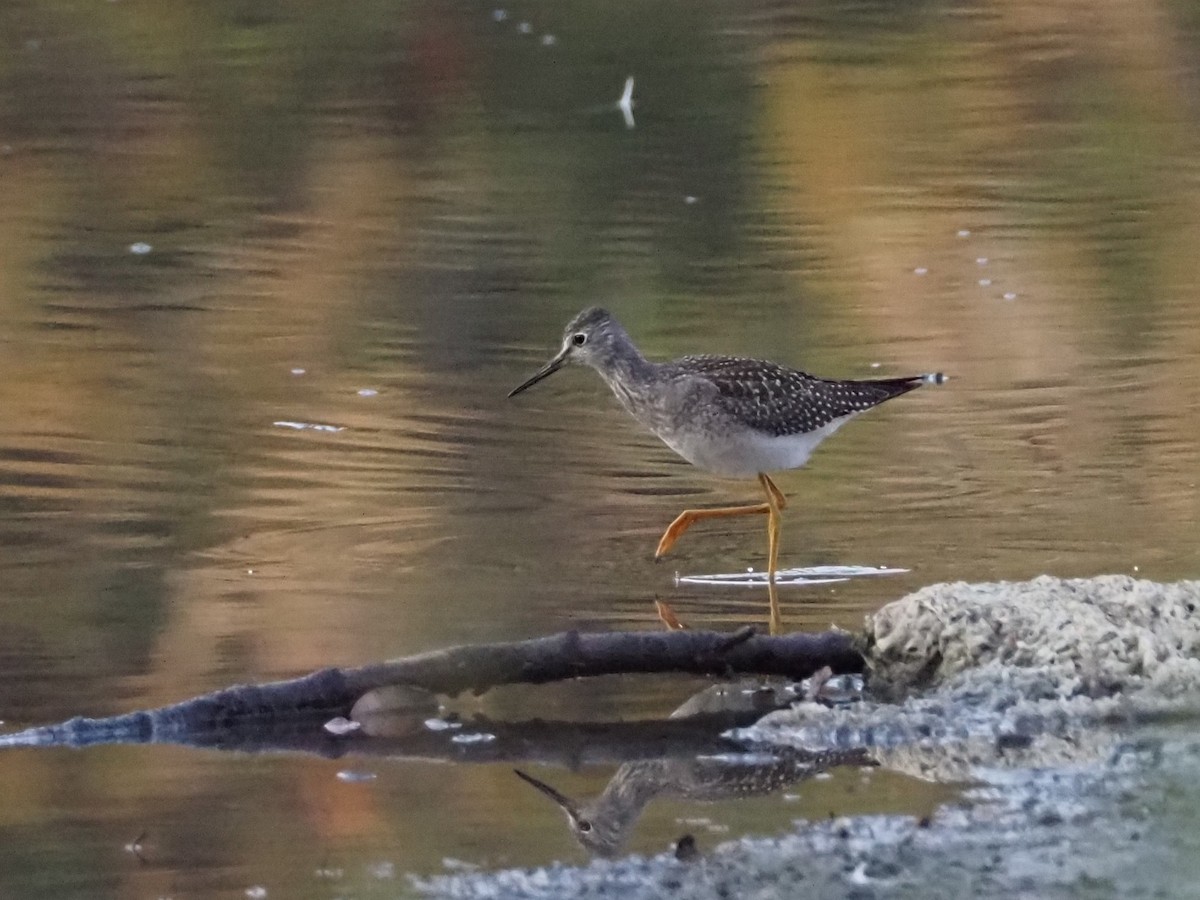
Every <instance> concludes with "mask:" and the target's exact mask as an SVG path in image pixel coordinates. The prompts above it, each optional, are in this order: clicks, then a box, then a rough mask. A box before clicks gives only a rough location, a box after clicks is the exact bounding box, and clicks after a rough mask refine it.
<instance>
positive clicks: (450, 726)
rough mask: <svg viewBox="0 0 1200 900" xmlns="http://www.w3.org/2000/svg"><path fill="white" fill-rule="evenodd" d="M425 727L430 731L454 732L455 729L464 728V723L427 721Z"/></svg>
mask: <svg viewBox="0 0 1200 900" xmlns="http://www.w3.org/2000/svg"><path fill="white" fill-rule="evenodd" d="M425 727H426V728H428V729H429V730H430V731H453V730H454V729H455V728H462V722H455V721H453V720H452V719H426V720H425Z"/></svg>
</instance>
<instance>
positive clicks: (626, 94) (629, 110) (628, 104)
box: [617, 75, 637, 128]
mask: <svg viewBox="0 0 1200 900" xmlns="http://www.w3.org/2000/svg"><path fill="white" fill-rule="evenodd" d="M634 106H635V103H634V101H633V76H632V75H630V76H629V77H628V78H626V79H625V90H623V91H622V92H621V97H620V99H618V100H617V109H619V110H620V111H621V115H623V116H624V117H625V127H626V128H632V127H633V126H634V125H636V124H637V123H636V122H634V120H633V107H634Z"/></svg>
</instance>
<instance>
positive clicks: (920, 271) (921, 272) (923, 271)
mask: <svg viewBox="0 0 1200 900" xmlns="http://www.w3.org/2000/svg"><path fill="white" fill-rule="evenodd" d="M913 274H914V275H928V274H929V270H928V269H927V268H925V267H924V266H917V267H916V268H915V269H913Z"/></svg>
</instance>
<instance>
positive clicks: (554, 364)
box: [508, 350, 567, 397]
mask: <svg viewBox="0 0 1200 900" xmlns="http://www.w3.org/2000/svg"><path fill="white" fill-rule="evenodd" d="M566 361H567V351H565V350H564V351H563V352H562V353H560V354H558V356H556V357H554V359H552V360H550V362H548V363H546V364H545V365H544V366H542V367H541V368H540V369H538V370H537V371H536V372H534V373H533V374H532V375H530V376H529V378H528V379H527V380H526V381H525V382H524V383H522V384H519V385H517V386H516V387H515V388H513V389H512V390H511V391H509V392H508V396H510V397H515V396H517V394H519V393H521V391H523V390H525V389H527V388H531V387H533V386H534V385H535V384H537V383H538V382H539V381H541V380H542V379H543V378H547V377H549V376H550V375H553V374H554V373H555V372H557V371H558V370H559V369H561V368H562V367H563V365H564V364H565V363H566Z"/></svg>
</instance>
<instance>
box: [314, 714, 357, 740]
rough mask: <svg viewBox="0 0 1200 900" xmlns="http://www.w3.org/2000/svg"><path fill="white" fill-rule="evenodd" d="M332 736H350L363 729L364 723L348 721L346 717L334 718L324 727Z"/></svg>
mask: <svg viewBox="0 0 1200 900" xmlns="http://www.w3.org/2000/svg"><path fill="white" fill-rule="evenodd" d="M321 727H323V728H324V729H325V730H326V731H328V732H329V733H330V734H337V735H342V734H350V733H351V732H354V731H358V730H359V729H360V728H362V722H355V721H354V720H353V719H347V718H346V717H345V716H334V717H333V718H332V719H330V720H329V721H328V722H326V723H325V724H324V725H323V726H321Z"/></svg>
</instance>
